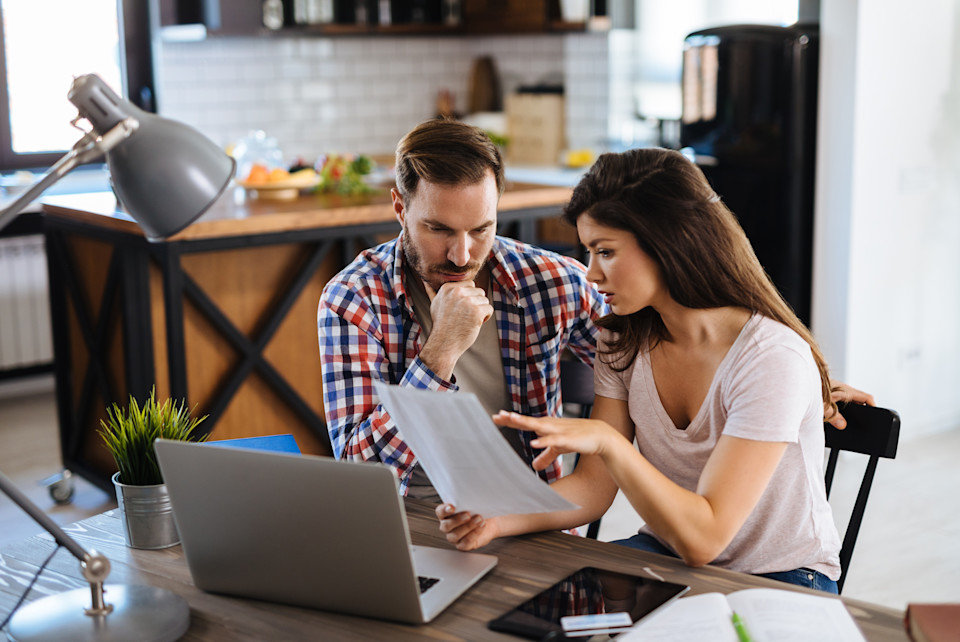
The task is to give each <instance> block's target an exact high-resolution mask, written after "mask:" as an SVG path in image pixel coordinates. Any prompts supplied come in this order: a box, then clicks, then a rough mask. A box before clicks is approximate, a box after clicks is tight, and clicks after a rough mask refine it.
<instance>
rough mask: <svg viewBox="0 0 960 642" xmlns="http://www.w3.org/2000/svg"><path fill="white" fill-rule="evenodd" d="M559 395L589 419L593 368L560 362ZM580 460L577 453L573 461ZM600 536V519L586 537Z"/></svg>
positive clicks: (573, 362)
mask: <svg viewBox="0 0 960 642" xmlns="http://www.w3.org/2000/svg"><path fill="white" fill-rule="evenodd" d="M560 395H561V396H562V397H563V403H573V404H577V405H578V406H580V417H583V418H584V419H587V418H589V417H590V411H591V410H593V368H591V367H590V366H588V365H587V364H585V363H583V362H582V361H576V360H569V361H568V360H565V359H564V360H561V361H560ZM579 460H580V455H579V453H578V454H577V458H576V460H574V464H573V466H574V468H576V466H577V464H576V462H577V461H579ZM599 534H600V519H597V520H596V521H593V522H590V525H589V526H587V537H589V538H590V539H597V535H599Z"/></svg>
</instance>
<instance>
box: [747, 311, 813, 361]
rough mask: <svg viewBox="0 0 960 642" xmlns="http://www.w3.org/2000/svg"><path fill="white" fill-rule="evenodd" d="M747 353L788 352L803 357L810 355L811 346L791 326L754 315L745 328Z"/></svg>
mask: <svg viewBox="0 0 960 642" xmlns="http://www.w3.org/2000/svg"><path fill="white" fill-rule="evenodd" d="M743 332H744V334H745V339H746V341H745V342H744V343H745V346H744V347H745V351H746V352H748V353H758V352H759V353H764V352H768V351H775V352H779V351H781V350H788V351H791V352H797V353H799V354H801V355H804V356H807V355H809V356H810V357H811V358H812V353H811V352H810V344H809V343H807V341H806V340H805V339H804V338H803V337H801V336H800V335H799V334H797V333H796V331H794V330H793V329H792V328H790V327H789V326H786V325H784V324H783V323H780V322H779V321H777V320H776V319H771V318H770V317H766V316H763V315H761V314H754V315H753V316H752V317H751V318H750V320H749V321H748V322H747V325H746V326H744V329H743Z"/></svg>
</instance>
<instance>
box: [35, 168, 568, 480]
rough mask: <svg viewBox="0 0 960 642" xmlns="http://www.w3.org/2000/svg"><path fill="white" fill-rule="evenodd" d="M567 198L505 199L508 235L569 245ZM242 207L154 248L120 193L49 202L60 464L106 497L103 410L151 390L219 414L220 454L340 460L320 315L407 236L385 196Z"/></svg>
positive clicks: (227, 198) (209, 425)
mask: <svg viewBox="0 0 960 642" xmlns="http://www.w3.org/2000/svg"><path fill="white" fill-rule="evenodd" d="M570 193H571V190H569V189H567V188H556V187H542V186H531V185H521V184H513V185H510V186H508V189H507V191H506V192H505V193H504V195H503V197H502V198H501V200H500V207H499V213H498V219H499V220H498V222H499V226H498V231H499V232H500V233H501V234H504V235H507V236H513V237H514V238H518V239H520V240H523V241H527V242H532V243H539V242H543V241H559V242H562V241H564V239H563V238H562V233H563V231H564V230H563V228H561V229H560V230H558V229H557V227H556V226H552V227H551V226H550V225H549V224H550V223H552V222H553V221H552V220H551V219H555V218H556V217H557V215H558V214H559V211H560V207H561V206H562V205H563V204H564V203H566V201H567V200H568V199H569V197H570ZM236 196H238V194H237V193H235V192H234V191H233V190H232V189H231V190H229V192H228V193H226V194H225V195H224V196H223V197H222V198H221V199H220V200H218V201H217V202H216V203H214V205H213V206H212V207H211V208H210V210H209V211H208V212H206V213H205V214H204V215H203V216H202V217H201V218H200V219H198V221H197V222H195V223H194V224H193V225H191V226H189V227H187V228H186V229H185V230H184V231H182V232H181V233H179V234H177V235H175V236H173V237H171V238H170V239H168V240H166V241H162V242H154V243H151V242H148V241H147V240H146V239H145V238H144V236H143V233H142V232H141V230H140V228H139V227H138V226H137V225H136V224H135V223H134V222H133V221H132V219H130V217H129V216H127V215H126V214H124V213H122V212H118V211H117V209H116V208H117V202H116V199H115V198H114V197H113V195H112V194H109V193H100V194H75V195H69V196H60V197H51V198H49V199H45V200H44V229H45V235H46V241H47V256H48V263H49V275H50V276H49V278H50V306H51V316H52V319H53V340H54V341H53V342H54V354H55V375H56V380H57V411H58V421H59V425H60V444H61V451H62V452H61V455H62V459H63V464H64V466H65V467H67V468H69V469H71V470H72V471H73V472H75V473H79V474H80V475H82V476H84V477H85V478H87V479H89V480H90V481H92V482H94V483H96V484H97V485H99V486H101V487H102V488H104V489H105V490H106V491H107V492H112V486H111V484H110V475H112V474H113V472H115V471H116V467H115V465H114V463H113V460H112V459H111V458H110V456H109V454H108V453H107V451H106V450H105V449H104V448H103V446H102V443H101V439H100V437H99V435H98V434H97V430H98V429H99V428H100V420H101V419H103V418H105V408H106V407H107V406H109V405H110V404H112V403H119V404H120V405H126V402H127V399H128V397H129V395H131V394H133V395H134V396H136V397H138V398H141V399H142V398H144V397H145V396H147V395H148V394H149V392H150V389H151V388H152V387H154V386H156V392H157V396H158V397H159V398H166V397H173V398H175V399H186V400H187V405H188V407H190V408H192V409H194V412H195V413H196V414H198V415H209V418H208V419H207V421H206V422H204V424H202V425H201V427H202V429H203V430H205V431H208V432H211V431H212V433H213V436H214V438H216V439H230V438H236V437H253V436H258V435H271V434H277V433H285V432H289V433H292V434H293V435H294V437H295V438H296V439H297V443H298V445H299V446H300V450H301V451H303V452H305V453H310V454H317V455H324V454H330V453H331V450H330V444H329V438H328V434H327V429H326V424H325V422H324V420H323V388H322V385H321V374H320V358H319V353H318V348H317V329H316V315H317V304H318V302H319V299H320V292H321V290H322V289H323V286H324V285H325V284H326V283H327V281H328V280H329V279H330V278H331V277H332V276H333V275H334V274H336V273H337V272H338V271H339V270H340V269H341V268H342V267H343V266H344V265H346V264H347V263H348V262H349V261H351V260H353V258H354V257H355V256H356V255H357V253H358V252H359V251H360V250H362V249H364V248H367V247H370V246H372V245H375V244H376V243H378V242H381V241H383V240H386V239H388V238H392V237H394V236H396V234H397V232H398V231H399V225H398V223H397V222H396V219H395V217H394V213H393V208H392V206H391V204H390V196H389V192H388V191H386V190H383V191H381V192H379V193H378V194H374V195H372V196H363V197H344V196H336V195H309V196H302V197H301V198H299V199H296V200H293V201H279V202H278V201H261V200H244V199H243V198H242V192H241V193H239V196H241V198H239V199H237V198H236ZM565 231H566V234H567V236H568V238H567V239H565V240H566V241H567V242H568V243H569V242H570V240H571V239H572V240H573V242H574V244H575V239H576V236H575V233H574V231H573V230H572V228H567V229H566V230H565Z"/></svg>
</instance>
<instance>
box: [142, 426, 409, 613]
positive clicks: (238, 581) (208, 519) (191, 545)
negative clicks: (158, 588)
mask: <svg viewBox="0 0 960 642" xmlns="http://www.w3.org/2000/svg"><path fill="white" fill-rule="evenodd" d="M156 451H157V458H158V460H159V462H160V468H161V470H162V472H163V477H164V481H165V483H166V485H167V487H168V489H169V491H170V500H171V504H172V506H173V512H174V517H175V518H176V521H177V526H178V528H179V530H180V537H181V541H182V544H183V552H184V555H185V556H186V558H187V563H188V565H189V567H190V573H191V575H192V576H193V581H194V583H195V584H196V585H197V587H199V588H201V589H203V590H206V591H211V592H216V593H225V594H230V595H239V596H244V597H251V598H258V599H263V600H268V601H273V602H281V603H284V604H292V605H297V606H307V607H313V608H320V609H325V610H331V611H337V612H343V613H354V614H360V615H369V616H373V617H380V618H387V619H398V620H403V621H412V622H416V621H423V616H422V613H421V608H420V601H419V589H418V587H417V580H416V574H415V572H414V568H413V563H412V560H411V554H410V535H409V532H408V530H407V522H406V515H405V512H404V509H403V503H402V499H401V498H400V496H399V494H398V491H397V481H396V479H395V477H394V475H393V473H392V471H391V470H390V469H389V468H387V467H386V466H382V465H379V464H371V463H365V464H355V463H349V462H341V461H336V460H333V459H329V458H323V457H314V456H309V455H304V456H299V455H290V454H285V453H275V452H264V451H255V450H241V449H234V448H212V447H210V446H206V445H204V444H197V443H192V442H178V441H164V440H158V441H157V443H156Z"/></svg>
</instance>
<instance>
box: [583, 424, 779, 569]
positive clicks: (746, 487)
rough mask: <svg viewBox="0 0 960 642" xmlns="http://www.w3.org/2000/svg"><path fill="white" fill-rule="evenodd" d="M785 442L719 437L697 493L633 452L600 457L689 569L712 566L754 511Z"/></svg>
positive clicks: (645, 517) (620, 452) (631, 501)
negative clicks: (704, 565)
mask: <svg viewBox="0 0 960 642" xmlns="http://www.w3.org/2000/svg"><path fill="white" fill-rule="evenodd" d="M786 448H787V444H786V443H785V442H764V441H754V440H750V439H740V438H738V437H730V436H727V435H724V436H721V437H720V439H719V441H718V442H717V446H716V447H715V448H714V450H713V453H712V454H711V455H710V458H709V459H708V460H707V464H706V466H705V467H704V469H703V473H702V474H701V475H700V481H699V483H698V484H697V489H696V492H691V491H689V490H686V489H685V488H682V487H681V486H678V485H677V484H675V483H674V482H673V481H671V480H670V479H668V478H667V477H665V476H664V475H663V474H662V473H661V472H660V471H658V470H657V469H656V468H654V467H653V465H652V464H651V463H650V462H649V461H647V460H646V458H644V457H643V455H641V454H640V453H639V452H638V451H637V450H635V449H632V452H629V453H628V452H623V451H620V450H619V449H617V450H614V451H611V452H609V453H605V454H603V455H602V458H603V460H604V462H605V463H606V464H607V467H608V469H609V470H610V473H611V475H612V476H613V478H614V480H615V481H616V482H617V484H618V485H619V486H620V488H621V489H622V490H623V493H624V495H625V496H626V497H627V499H628V500H629V501H630V504H631V505H632V506H633V507H634V509H635V510H636V511H637V513H638V514H639V515H640V517H641V518H643V520H644V521H645V522H646V523H647V525H648V526H649V527H650V528H651V529H652V530H653V531H654V532H655V533H657V534H658V535H659V536H660V537H662V538H663V539H664V540H666V542H667V543H668V544H669V545H670V546H671V548H673V550H675V551H676V552H677V553H678V554H679V555H680V557H682V558H683V561H684V562H686V563H687V564H689V565H690V566H702V565H703V564H708V563H710V562H712V561H713V560H714V559H715V558H716V557H717V556H718V555H720V553H722V552H723V550H724V549H725V548H726V547H727V546H728V545H729V544H730V542H731V541H732V540H733V538H734V536H735V535H736V534H737V532H738V531H739V530H740V528H741V527H742V526H743V523H744V522H745V521H746V519H747V517H748V516H749V515H750V513H751V512H752V511H753V509H754V507H755V506H756V504H757V502H758V501H759V500H760V496H761V495H762V494H763V491H764V490H765V489H766V487H767V484H768V483H769V482H770V478H771V477H772V476H773V472H774V470H776V468H777V465H778V464H779V463H780V459H781V458H782V457H783V453H784V451H786Z"/></svg>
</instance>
